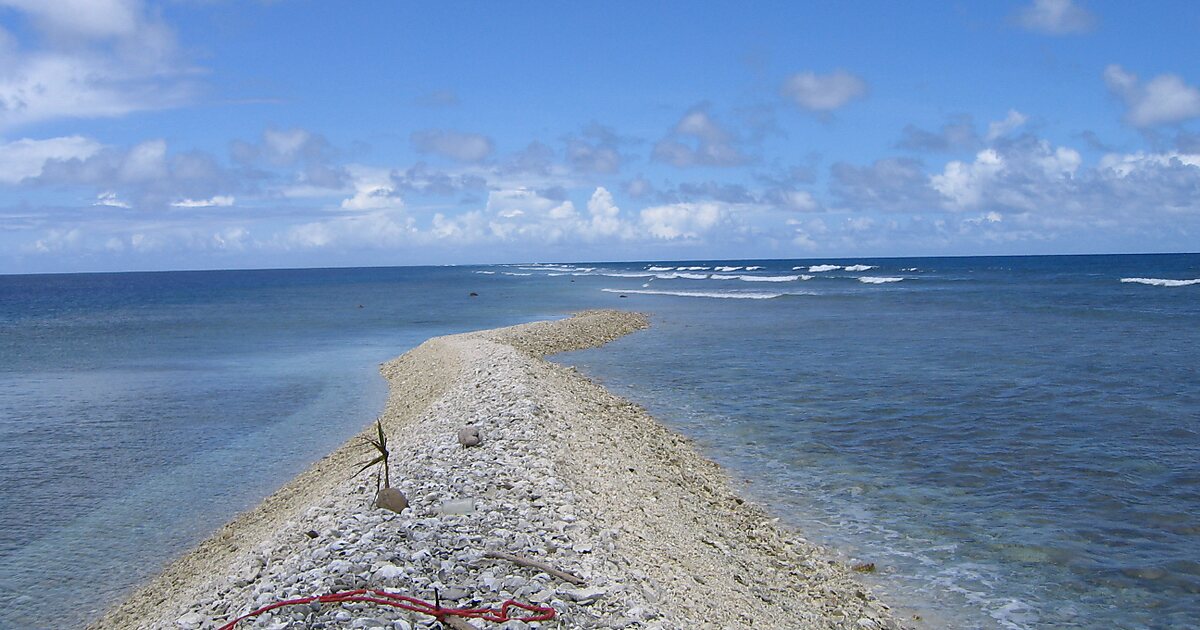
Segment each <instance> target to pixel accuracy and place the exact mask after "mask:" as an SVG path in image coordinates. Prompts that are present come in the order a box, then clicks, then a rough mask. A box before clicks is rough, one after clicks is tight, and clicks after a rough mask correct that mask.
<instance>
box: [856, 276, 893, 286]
mask: <svg viewBox="0 0 1200 630" xmlns="http://www.w3.org/2000/svg"><path fill="white" fill-rule="evenodd" d="M903 279H904V278H888V277H880V276H876V277H873V278H870V277H867V276H863V277H861V278H859V279H858V281H859V282H864V283H866V284H887V283H889V282H900V281H901V280H903Z"/></svg>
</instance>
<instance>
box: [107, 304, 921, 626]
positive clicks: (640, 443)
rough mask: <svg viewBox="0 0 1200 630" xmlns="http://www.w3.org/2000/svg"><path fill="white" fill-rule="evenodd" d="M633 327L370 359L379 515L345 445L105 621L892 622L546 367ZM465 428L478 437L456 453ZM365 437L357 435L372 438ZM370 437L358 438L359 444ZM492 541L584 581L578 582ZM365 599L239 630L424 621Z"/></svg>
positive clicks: (707, 476) (845, 582)
mask: <svg viewBox="0 0 1200 630" xmlns="http://www.w3.org/2000/svg"><path fill="white" fill-rule="evenodd" d="M645 326H646V320H645V318H644V317H643V316H641V315H637V314H632V313H622V312H616V311H592V312H587V313H583V314H580V315H577V316H575V317H572V318H570V319H566V320H562V321H555V322H537V323H533V324H526V325H522V326H515V327H512V328H503V329H497V330H490V331H482V332H477V333H468V334H464V335H455V336H448V337H439V338H435V339H431V340H429V341H427V342H426V343H424V344H422V345H421V346H420V347H418V348H415V349H414V350H412V351H411V352H408V353H407V354H405V355H404V356H402V357H400V358H398V359H395V360H393V361H391V362H389V363H387V364H385V365H384V366H383V368H382V372H383V375H384V376H385V377H386V378H387V379H388V381H389V383H390V386H391V395H390V398H389V401H388V404H387V408H386V409H385V411H384V413H383V415H382V416H381V420H382V422H383V424H384V427H385V431H386V432H387V434H388V437H389V440H390V441H391V444H390V446H391V449H392V452H393V461H392V465H391V469H390V472H391V479H392V485H393V486H395V487H397V488H399V489H400V490H401V491H403V492H404V494H405V495H406V496H407V497H408V500H409V503H410V507H409V508H408V509H406V510H404V511H403V512H402V513H401V514H394V513H391V512H388V511H385V510H381V509H377V508H374V507H373V506H372V501H373V498H374V493H375V481H374V478H373V477H372V476H371V475H370V474H367V473H364V474H362V475H360V476H358V477H352V475H353V473H354V471H355V470H356V469H357V467H356V465H355V464H357V463H359V462H362V461H364V460H366V459H369V448H368V447H366V446H364V445H363V444H362V443H361V441H359V440H357V439H356V440H352V441H351V442H348V443H347V444H346V445H343V446H342V447H340V448H339V449H338V450H337V451H335V452H334V453H332V454H330V455H329V456H328V457H326V458H325V459H322V460H321V461H320V462H318V463H317V464H315V465H313V467H312V468H310V469H309V470H308V471H306V472H305V473H303V474H302V475H300V476H298V477H297V478H296V479H295V480H293V481H292V482H291V483H289V484H288V485H287V486H285V487H284V488H283V489H281V490H280V491H279V492H277V493H276V494H274V495H272V496H271V497H270V498H268V499H267V500H266V501H264V502H263V503H262V504H261V505H260V506H259V507H257V508H256V509H254V510H253V511H251V512H248V513H246V514H244V515H241V516H239V517H238V518H237V519H235V520H234V521H233V522H231V523H230V524H229V525H227V526H226V527H225V528H223V529H222V530H220V531H219V532H218V533H217V534H216V535H214V536H213V537H212V538H211V539H209V540H208V541H206V542H204V543H203V544H201V545H200V546H199V547H197V548H196V549H195V550H194V551H192V552H191V553H189V554H188V555H186V556H185V557H183V558H181V559H180V560H178V561H177V562H176V563H174V564H173V565H172V566H171V567H169V568H168V569H167V570H166V571H165V572H164V573H163V574H162V575H160V576H159V577H158V578H157V579H155V580H154V581H153V582H151V583H150V584H148V585H146V586H145V587H143V588H142V589H141V590H139V591H138V592H136V593H135V594H134V595H133V596H131V597H130V598H129V599H128V600H126V601H125V602H124V603H123V604H121V605H120V606H118V607H117V608H115V609H113V610H112V611H110V612H109V613H108V614H107V615H106V616H105V617H104V618H103V619H101V620H100V621H99V622H98V623H97V624H96V625H95V626H94V627H97V628H216V627H219V626H220V625H222V624H224V623H225V622H227V621H228V620H230V619H232V618H233V617H236V616H238V615H241V614H244V613H245V612H248V611H249V610H252V609H255V608H257V607H259V606H262V605H265V604H269V603H271V602H275V601H279V600H282V599H289V598H294V597H302V596H309V595H318V594H323V593H327V592H331V591H338V590H346V589H351V588H377V589H383V590H387V591H390V592H395V593H403V594H409V595H413V596H416V597H421V598H425V599H432V598H433V592H434V590H435V589H436V591H437V592H438V593H439V595H440V597H441V598H442V603H443V605H446V606H459V607H468V606H470V607H475V606H487V605H498V604H499V603H500V602H502V601H504V600H505V599H508V598H510V597H511V598H514V599H517V600H520V601H526V602H531V603H536V604H541V605H548V606H553V607H554V609H555V610H556V611H557V617H556V619H555V620H553V621H547V622H540V623H538V622H534V623H530V624H525V623H523V622H518V621H510V622H507V623H505V624H503V625H499V626H497V625H495V624H491V623H485V622H482V621H475V622H473V623H474V625H475V626H476V627H479V628H483V627H502V628H509V629H515V628H529V627H533V628H536V627H541V628H626V627H629V628H789V629H792V628H855V629H862V628H896V627H899V625H898V624H897V623H896V621H894V620H893V619H892V617H891V615H890V614H889V613H888V611H887V608H886V607H885V606H883V605H881V604H880V603H879V602H878V601H876V600H875V599H874V597H873V596H872V595H871V594H870V593H869V592H868V591H867V590H866V589H865V588H864V587H863V586H862V585H861V584H859V583H857V582H856V581H855V580H854V579H853V578H852V576H851V575H850V573H849V572H848V571H847V570H846V568H844V567H842V566H841V565H838V564H836V563H832V562H830V561H829V560H827V559H826V558H827V556H826V554H824V553H822V552H821V551H820V550H819V549H816V548H814V547H812V546H810V545H808V544H807V543H805V542H803V541H801V540H800V539H798V538H796V537H795V536H794V535H793V534H791V533H790V532H788V531H786V530H784V529H781V528H780V527H778V526H777V525H776V524H775V522H774V520H773V519H771V518H770V517H769V516H768V515H767V514H766V513H765V512H764V511H763V510H762V509H760V508H759V507H757V506H754V505H753V504H750V503H747V502H745V501H743V500H742V499H741V498H739V497H737V495H735V494H734V493H733V492H732V490H730V484H729V482H728V480H727V478H726V477H725V475H724V474H723V473H722V471H721V470H720V469H719V468H718V467H717V466H716V465H715V464H713V463H711V462H709V461H708V460H706V459H704V458H702V457H701V456H699V455H698V454H697V452H696V451H695V449H694V448H693V447H692V446H691V445H690V444H689V443H688V442H687V440H685V439H684V438H682V437H681V436H679V435H676V434H674V433H672V432H670V431H668V430H667V429H666V428H664V427H663V426H662V425H660V424H658V423H657V422H656V421H655V420H654V419H653V418H652V417H650V416H649V415H648V414H647V413H646V412H645V411H644V410H643V409H641V408H640V407H638V406H636V405H634V404H632V403H629V402H628V401H625V400H623V399H621V398H619V397H617V396H614V395H612V394H611V393H609V392H608V391H606V390H605V389H603V388H601V387H599V386H597V385H595V384H593V383H591V382H590V381H588V380H587V379H585V378H583V377H582V376H580V375H579V374H577V373H576V372H575V371H574V370H573V369H571V368H566V367H562V366H557V365H554V364H551V363H548V362H546V361H543V360H541V358H540V357H542V356H544V355H546V354H551V353H555V352H562V351H566V350H573V349H579V348H585V347H592V346H596V345H601V344H603V343H606V342H608V341H611V340H612V339H615V338H617V337H620V336H622V335H625V334H628V333H630V332H633V331H635V330H638V329H640V328H643V327H645ZM467 425H473V426H475V427H478V428H479V430H480V433H481V435H482V438H483V443H482V444H481V445H480V446H475V447H471V448H464V447H462V446H460V445H459V442H458V438H457V435H458V431H459V429H461V428H462V427H464V426H467ZM373 429H374V427H372V428H371V430H373ZM365 433H366V432H364V434H365ZM487 552H504V553H510V554H517V555H520V556H524V557H527V558H533V559H537V560H541V561H544V562H546V563H549V564H550V565H552V566H553V567H555V568H558V569H561V570H564V571H568V572H570V573H573V574H575V575H577V576H581V577H582V578H583V579H584V581H585V584H584V585H576V584H571V583H568V582H566V581H563V580H561V579H559V578H556V577H552V576H551V575H549V574H547V573H545V572H542V571H539V570H537V569H531V568H526V567H522V566H518V565H516V564H513V563H511V562H508V561H506V560H498V559H493V558H489V557H486V556H485V553H487ZM436 626H437V624H436V622H435V621H434V620H433V619H432V618H431V617H427V616H423V615H419V614H415V613H408V612H405V611H401V610H397V609H393V608H389V607H381V606H375V605H371V604H351V603H343V604H325V605H311V606H310V605H302V606H293V607H287V608H281V609H278V610H276V611H274V612H273V613H267V614H264V615H261V616H259V617H256V618H254V619H252V620H247V621H244V622H242V623H241V624H239V626H238V627H239V628H255V627H258V628H276V629H282V628H293V627H294V628H394V629H401V628H410V629H411V628H432V627H436Z"/></svg>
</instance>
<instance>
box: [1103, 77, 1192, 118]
mask: <svg viewBox="0 0 1200 630" xmlns="http://www.w3.org/2000/svg"><path fill="white" fill-rule="evenodd" d="M1104 82H1105V83H1106V84H1107V85H1108V89H1109V90H1110V91H1111V92H1113V93H1114V94H1116V95H1117V96H1119V97H1120V98H1121V100H1122V101H1124V103H1125V107H1126V111H1125V120H1126V121H1127V122H1129V123H1130V124H1131V125H1133V126H1135V127H1152V126H1155V125H1163V124H1173V123H1179V122H1183V121H1185V120H1188V119H1190V118H1196V117H1198V116H1200V90H1198V89H1196V88H1195V87H1192V86H1190V85H1188V84H1186V83H1184V81H1183V79H1182V78H1180V77H1178V76H1176V75H1174V74H1160V75H1158V76H1156V77H1154V78H1153V79H1150V80H1149V81H1146V82H1144V83H1143V82H1141V81H1139V80H1138V77H1137V75H1135V74H1133V73H1131V72H1126V71H1125V69H1124V68H1122V67H1121V66H1119V65H1116V64H1112V65H1110V66H1108V67H1107V68H1105V69H1104Z"/></svg>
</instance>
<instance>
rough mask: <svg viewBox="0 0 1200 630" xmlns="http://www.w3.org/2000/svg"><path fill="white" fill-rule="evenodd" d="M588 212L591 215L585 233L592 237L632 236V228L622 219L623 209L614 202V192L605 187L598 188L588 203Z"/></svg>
mask: <svg viewBox="0 0 1200 630" xmlns="http://www.w3.org/2000/svg"><path fill="white" fill-rule="evenodd" d="M587 209H588V214H590V215H591V219H590V221H589V223H587V225H586V228H585V230H584V235H585V236H587V237H590V238H604V237H610V236H625V237H629V236H631V233H630V231H631V228H630V227H629V226H627V225H626V224H625V223H624V222H623V221H621V209H620V208H618V207H617V205H616V204H615V203H614V202H613V196H612V193H610V192H608V190H607V189H605V188H604V187H598V188H596V191H595V192H593V193H592V197H591V199H588V203H587Z"/></svg>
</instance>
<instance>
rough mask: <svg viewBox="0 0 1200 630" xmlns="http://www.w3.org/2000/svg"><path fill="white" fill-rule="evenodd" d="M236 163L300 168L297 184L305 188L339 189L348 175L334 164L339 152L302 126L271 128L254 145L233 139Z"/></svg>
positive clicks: (232, 147)
mask: <svg viewBox="0 0 1200 630" xmlns="http://www.w3.org/2000/svg"><path fill="white" fill-rule="evenodd" d="M229 155H230V157H232V158H233V160H234V162H237V163H239V164H242V165H244V166H248V167H266V168H271V169H292V168H298V169H299V171H298V172H296V173H295V182H294V183H296V184H300V185H302V186H310V187H315V188H329V189H340V188H342V187H344V186H345V185H346V182H347V179H348V176H347V172H346V170H345V169H344V168H342V167H340V166H337V165H335V164H334V160H335V158H336V157H337V152H336V151H335V150H334V149H333V146H332V145H331V144H330V143H329V141H328V140H326V139H325V137H324V136H322V135H321V134H317V133H313V132H311V131H309V130H307V129H302V128H299V127H296V128H292V129H275V128H268V129H266V130H264V131H263V133H262V136H261V137H260V138H259V139H258V140H257V141H254V142H246V141H243V140H234V141H233V142H231V143H230V144H229Z"/></svg>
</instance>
